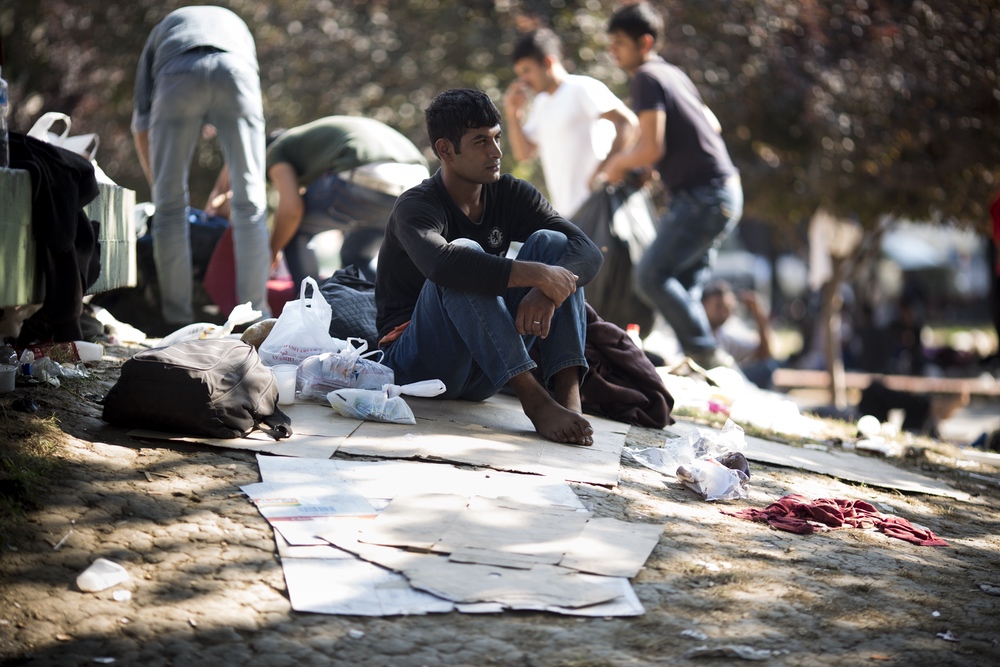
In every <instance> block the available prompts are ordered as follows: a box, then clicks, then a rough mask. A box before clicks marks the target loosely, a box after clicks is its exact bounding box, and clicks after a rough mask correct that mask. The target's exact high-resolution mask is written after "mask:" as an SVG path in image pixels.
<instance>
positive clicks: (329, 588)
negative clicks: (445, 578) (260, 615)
mask: <svg viewBox="0 0 1000 667" xmlns="http://www.w3.org/2000/svg"><path fill="white" fill-rule="evenodd" d="M281 566H282V570H283V571H284V574H285V584H286V586H287V587H288V598H289V600H290V601H291V603H292V609H294V610H295V611H302V612H314V613H318V614H346V615H351V616H398V615H422V614H430V613H447V612H449V611H452V610H454V608H455V605H454V603H452V602H451V601H449V600H443V599H441V598H439V597H436V596H434V595H431V594H429V593H425V592H423V591H418V590H415V589H414V588H413V587H412V586H410V584H409V582H408V581H407V579H406V577H404V576H403V575H401V574H399V573H397V572H393V571H392V570H386V569H384V568H381V567H378V566H377V565H372V564H371V563H368V562H365V561H362V560H358V559H357V558H350V559H326V558H323V559H319V558H289V559H287V560H283V561H282V563H281Z"/></svg>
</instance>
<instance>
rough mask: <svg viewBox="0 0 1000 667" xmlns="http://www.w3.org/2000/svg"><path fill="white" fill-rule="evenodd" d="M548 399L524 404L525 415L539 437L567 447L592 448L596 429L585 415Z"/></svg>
mask: <svg viewBox="0 0 1000 667" xmlns="http://www.w3.org/2000/svg"><path fill="white" fill-rule="evenodd" d="M546 398H547V399H548V400H545V401H535V402H533V403H531V404H522V405H523V406H524V414H526V415H527V416H528V419H530V420H531V423H532V424H534V425H535V430H536V431H538V435H540V436H542V437H543V438H545V439H546V440H551V441H553V442H561V443H563V444H566V445H582V446H584V447H590V446H591V445H593V444H594V438H593V435H594V428H593V427H592V426H591V425H590V422H588V421H587V420H586V418H585V417H584V416H583V415H581V414H578V413H576V412H573V411H572V410H567V409H566V408H564V407H563V406H561V405H559V404H558V403H556V402H555V401H554V400H552V399H551V398H549V397H548V396H546Z"/></svg>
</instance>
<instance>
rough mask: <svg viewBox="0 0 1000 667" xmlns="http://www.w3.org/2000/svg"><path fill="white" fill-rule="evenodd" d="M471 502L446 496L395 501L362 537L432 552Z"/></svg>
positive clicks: (459, 497) (422, 496)
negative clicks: (443, 534)
mask: <svg viewBox="0 0 1000 667" xmlns="http://www.w3.org/2000/svg"><path fill="white" fill-rule="evenodd" d="M467 502H468V499H467V498H464V497H463V496H455V495H449V494H444V493H436V494H422V495H415V496H402V497H398V498H394V499H393V500H392V502H390V503H389V505H388V506H387V507H386V508H385V509H383V510H382V511H381V512H379V515H378V517H376V518H375V520H374V521H372V522H371V523H370V524H369V525H367V526H365V527H364V528H363V529H362V531H361V535H360V537H359V540H360V541H361V542H367V543H369V544H378V545H382V546H394V547H413V548H415V549H422V550H424V551H429V550H430V549H431V548H433V547H434V546H436V545H437V544H438V542H440V540H441V535H442V533H445V532H447V531H448V527H449V526H450V525H451V524H452V523H454V522H455V521H457V520H458V518H459V517H460V516H461V514H462V510H463V509H464V508H465V505H466V504H467Z"/></svg>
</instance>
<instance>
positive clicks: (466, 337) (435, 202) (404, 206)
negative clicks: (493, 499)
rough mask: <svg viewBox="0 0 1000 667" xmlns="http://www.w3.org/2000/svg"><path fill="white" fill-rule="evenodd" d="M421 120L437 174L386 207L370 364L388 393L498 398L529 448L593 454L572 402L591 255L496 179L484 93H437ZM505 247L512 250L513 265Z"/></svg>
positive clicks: (522, 192) (594, 268)
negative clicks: (438, 383) (432, 386)
mask: <svg viewBox="0 0 1000 667" xmlns="http://www.w3.org/2000/svg"><path fill="white" fill-rule="evenodd" d="M425 115H426V121H427V132H428V135H429V138H430V141H431V145H432V146H433V148H434V152H435V154H436V155H437V157H438V158H439V159H440V160H441V168H440V169H439V170H438V171H437V173H436V174H434V176H432V177H431V178H429V179H427V180H426V181H424V182H423V183H422V184H420V185H418V186H416V187H414V188H412V189H410V190H408V191H407V192H405V193H403V194H402V195H401V196H400V197H399V199H398V200H397V202H396V205H395V207H394V208H393V211H392V214H391V215H390V216H389V221H388V224H387V226H386V235H385V240H384V242H383V245H382V250H381V254H380V259H379V264H378V271H377V278H376V283H375V301H376V305H377V307H378V320H377V324H378V329H379V338H380V342H379V344H380V347H381V348H382V349H383V350H385V359H384V360H383V363H385V364H387V365H388V366H390V367H391V368H392V369H393V371H394V372H395V374H396V381H397V382H398V383H399V384H404V383H409V382H417V381H419V380H427V379H434V378H437V379H441V380H442V381H444V383H445V385H446V386H447V388H448V389H447V392H446V393H444V394H442V395H441V396H440V398H451V399H465V400H472V401H481V400H484V399H486V398H489V397H490V396H492V395H494V394H495V393H497V392H498V391H499V390H500V389H502V388H503V387H504V386H505V385H508V384H509V385H510V386H511V388H512V389H513V390H514V392H515V393H516V395H517V397H518V399H519V400H520V402H521V405H522V407H523V409H524V412H525V414H526V415H527V416H528V418H529V419H530V420H531V422H532V424H533V425H534V426H535V430H536V431H538V433H539V434H540V435H541V436H543V437H545V438H547V439H549V440H552V441H554V442H561V443H566V444H574V445H591V444H593V438H592V436H593V428H592V427H591V426H590V423H589V422H588V421H587V419H586V418H584V416H583V414H582V407H581V402H580V382H581V380H582V378H583V375H584V373H586V371H587V362H586V359H585V358H584V352H583V349H584V342H585V331H586V319H585V312H584V301H583V289H582V286H583V285H585V284H587V283H588V282H590V281H591V280H592V279H593V278H594V276H595V275H597V272H598V271H599V270H600V267H601V263H602V261H603V257H602V255H601V252H600V250H599V249H598V248H597V247H596V246H595V245H594V244H593V243H592V242H591V241H590V240H589V239H588V238H587V236H586V235H585V234H584V233H583V232H581V231H580V230H579V229H578V228H577V227H576V226H575V225H573V224H572V223H571V222H569V221H567V220H566V219H565V218H563V217H561V216H560V215H559V214H558V213H556V212H555V210H554V209H553V208H552V207H551V206H550V205H549V203H548V202H547V201H546V200H545V198H544V197H542V195H541V194H540V193H539V192H538V191H537V190H536V189H535V188H534V187H532V186H531V185H530V184H529V183H526V182H524V181H521V180H518V179H516V178H514V177H512V176H510V175H509V174H507V175H501V173H500V158H501V156H502V152H501V150H500V134H501V131H500V112H499V111H498V110H497V108H496V106H494V104H493V102H492V101H491V100H490V98H489V97H488V96H487V95H486V94H485V93H482V92H479V91H475V90H449V91H447V92H444V93H441V94H440V95H438V96H437V97H436V98H435V99H434V101H433V102H432V103H431V104H430V106H429V107H428V108H427V110H426V114H425ZM512 242H521V243H523V244H524V245H523V247H522V248H521V249H520V251H519V253H518V256H517V259H509V258H508V257H506V253H507V250H508V249H509V247H510V244H511V243H512ZM536 343H537V345H538V352H539V356H540V358H541V363H540V367H539V368H538V370H539V373H540V375H541V377H542V382H539V381H538V380H537V379H536V378H535V376H534V375H533V373H532V371H533V370H534V369H535V368H536V364H535V362H534V361H532V360H531V358H530V357H529V355H528V350H529V349H531V347H532V346H533V345H535V344H536Z"/></svg>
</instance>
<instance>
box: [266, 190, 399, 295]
mask: <svg viewBox="0 0 1000 667" xmlns="http://www.w3.org/2000/svg"><path fill="white" fill-rule="evenodd" d="M395 203H396V198H395V197H394V196H392V195H389V194H385V193H384V192H377V191H375V190H372V189H369V188H366V187H364V186H361V185H358V184H356V183H351V182H350V181H345V180H344V179H342V178H341V177H340V176H338V175H337V174H335V173H332V172H331V173H326V174H323V175H322V176H320V177H319V178H317V179H316V180H315V181H313V183H312V184H311V185H310V186H309V187H308V188H306V193H305V195H304V196H303V205H304V206H305V212H304V213H303V215H302V224H301V225H300V226H299V229H298V231H297V232H296V233H295V236H293V237H292V240H291V241H289V242H288V245H287V246H285V249H284V253H285V261H286V262H287V263H288V271H289V273H291V274H292V280H294V281H295V284H296V285H299V284H301V283H302V280H303V278H305V277H306V276H312V277H313V278H319V266H318V264H317V262H316V253H314V252H313V250H312V248H310V247H309V243H310V241H312V239H313V237H314V236H316V235H317V234H319V233H321V232H327V231H330V230H331V229H339V230H341V231H343V232H344V244H343V245H342V246H341V248H340V264H341V266H342V267H344V266H349V265H351V264H353V265H354V266H356V267H358V269H359V270H360V271H361V272H362V273H364V274H365V276H366V277H367V278H368V279H369V280H372V281H374V280H375V272H374V269H373V267H372V263H373V260H374V259H375V256H376V255H378V250H379V247H380V246H381V245H382V238H383V237H384V236H385V223H386V221H387V220H388V219H389V213H391V212H392V206H393V204H395Z"/></svg>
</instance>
